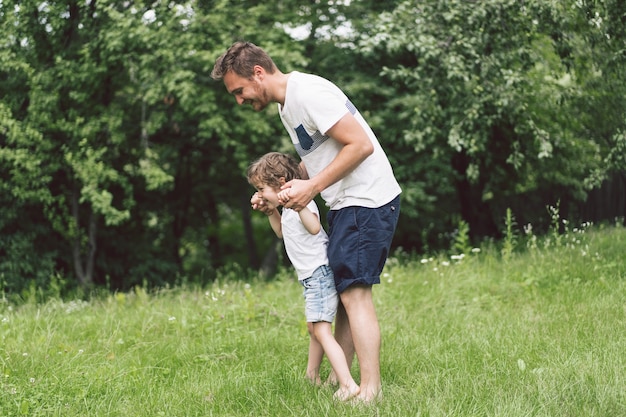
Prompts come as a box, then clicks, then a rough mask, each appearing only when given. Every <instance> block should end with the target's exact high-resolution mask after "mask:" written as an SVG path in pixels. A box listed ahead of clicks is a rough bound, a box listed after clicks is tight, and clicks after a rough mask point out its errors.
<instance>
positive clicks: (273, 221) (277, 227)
mask: <svg viewBox="0 0 626 417" xmlns="http://www.w3.org/2000/svg"><path fill="white" fill-rule="evenodd" d="M265 214H267V213H265ZM267 218H268V220H269V221H270V226H272V230H274V233H276V236H278V237H279V238H280V239H282V238H283V228H282V226H281V224H280V212H279V211H278V209H277V208H274V210H272V213H271V214H267Z"/></svg>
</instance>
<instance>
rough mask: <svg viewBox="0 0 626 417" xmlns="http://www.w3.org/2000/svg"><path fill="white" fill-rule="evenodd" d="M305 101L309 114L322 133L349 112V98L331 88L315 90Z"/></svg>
mask: <svg viewBox="0 0 626 417" xmlns="http://www.w3.org/2000/svg"><path fill="white" fill-rule="evenodd" d="M312 93H313V94H311V95H310V96H309V99H308V100H306V101H305V108H306V112H307V116H308V117H309V119H310V120H311V122H312V123H313V124H314V125H315V126H316V127H317V130H319V131H320V133H322V134H324V135H325V134H326V132H328V130H329V129H330V128H331V127H333V126H334V125H335V124H336V123H337V122H338V121H339V120H340V119H341V118H342V117H343V116H345V114H346V113H347V112H348V107H347V106H346V103H347V101H348V100H347V98H346V97H345V96H344V95H342V94H340V93H338V92H336V91H333V89H331V88H321V89H319V90H318V91H313V92H312Z"/></svg>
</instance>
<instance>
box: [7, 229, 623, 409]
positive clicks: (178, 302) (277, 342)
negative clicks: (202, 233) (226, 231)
mask: <svg viewBox="0 0 626 417" xmlns="http://www.w3.org/2000/svg"><path fill="white" fill-rule="evenodd" d="M513 242H515V244H516V245H517V246H516V247H514V246H513V245H512V246H510V247H507V248H506V250H505V251H504V252H503V251H502V248H499V247H497V246H496V245H495V244H491V245H489V244H486V245H484V246H483V247H481V248H480V251H478V250H473V251H466V252H467V253H463V254H461V255H454V256H452V257H450V256H446V255H443V254H441V255H436V256H435V255H433V256H431V257H424V258H423V259H422V257H414V256H408V255H403V254H396V256H394V257H392V258H391V259H390V261H389V262H388V264H387V266H386V269H385V272H384V275H383V277H382V281H383V282H382V283H381V285H379V286H376V287H375V292H374V297H375V302H376V305H377V311H378V314H379V319H380V324H381V331H382V338H383V345H382V352H381V371H382V378H383V384H384V388H383V389H384V399H383V400H382V401H381V402H379V403H377V404H376V405H373V406H362V405H353V404H342V403H337V402H334V401H333V400H332V392H333V388H332V387H323V388H316V387H313V386H311V385H310V384H309V383H308V382H306V380H305V378H304V370H305V364H306V355H307V345H308V339H307V338H308V336H307V333H306V325H305V322H304V314H303V301H302V299H301V288H300V287H299V286H298V285H297V284H296V283H295V282H294V281H293V278H292V274H291V273H290V272H289V271H285V272H284V273H283V274H281V276H280V277H279V279H277V280H275V281H271V282H266V281H262V280H259V281H255V282H249V283H245V282H240V281H238V280H237V279H236V278H237V277H235V276H228V277H224V278H222V279H220V280H218V281H217V282H215V283H214V284H213V285H211V286H210V287H207V288H193V287H187V288H174V289H166V290H161V291H159V292H155V293H147V292H146V291H144V290H143V289H142V288H136V289H135V291H132V292H130V293H117V294H110V295H104V296H101V297H95V298H94V299H93V300H91V301H89V302H86V301H80V300H70V301H68V300H61V299H54V300H51V301H48V302H46V303H39V304H38V303H35V302H28V303H25V304H22V305H19V306H18V305H12V304H10V303H8V302H7V301H6V300H5V301H4V302H0V415H1V416H20V415H24V416H64V417H66V416H124V417H126V416H150V417H154V416H315V417H318V416H564V417H565V416H598V417H607V416H623V415H626V395H625V394H624V392H625V390H624V387H626V371H625V370H626V355H625V354H624V351H625V350H624V349H625V348H624V347H625V346H626V318H625V316H626V259H625V258H624V253H626V229H624V228H620V227H614V228H610V227H606V228H587V229H576V230H566V233H564V234H563V233H562V234H560V235H559V236H558V239H556V238H554V236H552V235H548V236H547V237H545V238H537V237H535V236H532V233H531V232H528V231H527V234H526V236H524V237H522V236H518V237H517V238H516V239H515V241H513V240H511V244H512V243H513ZM503 254H504V256H503ZM328 371H329V366H328V363H327V362H325V363H324V369H323V372H324V373H328ZM353 374H354V376H355V379H357V381H358V379H359V369H358V366H357V365H356V364H355V365H354V366H353Z"/></svg>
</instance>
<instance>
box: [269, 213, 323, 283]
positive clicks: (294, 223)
mask: <svg viewBox="0 0 626 417" xmlns="http://www.w3.org/2000/svg"><path fill="white" fill-rule="evenodd" d="M307 208H308V209H309V210H311V212H313V213H315V214H316V215H317V217H318V218H319V217H320V213H319V209H318V208H317V204H315V201H311V202H310V203H309V204H308V205H307ZM280 224H281V228H282V232H283V240H284V242H285V251H286V252H287V256H288V257H289V260H290V261H291V264H292V265H293V266H294V268H295V269H296V274H297V275H298V279H299V280H303V279H305V278H308V277H310V276H311V275H313V271H315V270H316V269H317V268H318V267H320V266H322V265H328V256H327V255H326V248H327V247H328V235H327V234H326V231H325V230H324V228H321V229H320V231H319V233H318V234H316V235H312V234H311V233H309V231H308V230H306V228H305V227H304V225H303V224H302V220H300V215H299V214H298V212H297V211H295V210H292V209H288V208H283V211H282V214H281V217H280Z"/></svg>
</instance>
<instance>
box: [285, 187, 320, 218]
mask: <svg viewBox="0 0 626 417" xmlns="http://www.w3.org/2000/svg"><path fill="white" fill-rule="evenodd" d="M280 189H281V190H282V191H280V193H279V194H278V201H279V202H280V204H282V205H283V207H287V208H290V209H293V210H295V211H300V210H302V209H303V208H305V207H306V206H307V205H308V204H309V203H310V202H311V200H313V198H315V196H316V195H317V192H316V191H315V187H314V184H313V181H311V180H291V181H289V182H287V183H285V185H283V186H282V187H280Z"/></svg>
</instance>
